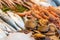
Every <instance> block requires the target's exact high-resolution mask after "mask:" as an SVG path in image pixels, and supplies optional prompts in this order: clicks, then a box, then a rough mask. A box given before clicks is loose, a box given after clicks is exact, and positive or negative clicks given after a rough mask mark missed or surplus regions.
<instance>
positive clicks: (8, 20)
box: [0, 10, 21, 31]
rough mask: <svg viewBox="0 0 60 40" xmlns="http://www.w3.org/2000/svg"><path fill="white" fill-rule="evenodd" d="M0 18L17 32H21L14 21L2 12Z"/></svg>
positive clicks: (0, 11)
mask: <svg viewBox="0 0 60 40" xmlns="http://www.w3.org/2000/svg"><path fill="white" fill-rule="evenodd" d="M0 18H1V19H3V20H4V21H5V22H6V23H8V24H9V25H11V26H12V27H13V28H15V29H16V30H17V31H20V30H21V29H20V28H19V27H18V26H17V25H16V23H15V21H14V20H13V19H12V18H10V17H9V16H8V15H7V14H6V13H4V12H3V11H2V10H0Z"/></svg>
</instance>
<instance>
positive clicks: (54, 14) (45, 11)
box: [17, 5, 60, 28]
mask: <svg viewBox="0 0 60 40" xmlns="http://www.w3.org/2000/svg"><path fill="white" fill-rule="evenodd" d="M59 11H60V9H57V8H56V7H53V6H49V7H43V6H38V5H33V6H32V7H31V9H30V10H29V11H28V12H24V13H17V14H18V15H20V16H22V17H24V16H26V15H27V17H29V18H37V19H47V20H48V21H49V22H51V23H54V24H55V25H56V26H57V27H58V28H60V12H59Z"/></svg>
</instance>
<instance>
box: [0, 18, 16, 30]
mask: <svg viewBox="0 0 60 40" xmlns="http://www.w3.org/2000/svg"><path fill="white" fill-rule="evenodd" d="M0 23H2V24H3V25H5V27H6V29H7V31H16V30H15V29H14V28H13V27H12V26H10V25H9V24H7V23H6V22H4V21H3V20H2V19H0Z"/></svg>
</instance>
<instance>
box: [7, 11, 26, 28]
mask: <svg viewBox="0 0 60 40" xmlns="http://www.w3.org/2000/svg"><path fill="white" fill-rule="evenodd" d="M7 13H8V15H9V16H10V17H11V18H12V19H13V20H14V21H15V22H16V24H17V25H18V26H19V27H20V28H22V29H25V24H24V22H23V19H22V18H21V17H20V16H19V15H17V14H15V13H13V12H11V11H7Z"/></svg>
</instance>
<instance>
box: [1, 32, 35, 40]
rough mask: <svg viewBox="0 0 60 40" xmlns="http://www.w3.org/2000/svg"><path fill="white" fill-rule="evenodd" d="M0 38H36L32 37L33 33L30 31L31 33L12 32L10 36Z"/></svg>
mask: <svg viewBox="0 0 60 40" xmlns="http://www.w3.org/2000/svg"><path fill="white" fill-rule="evenodd" d="M0 40H34V38H33V37H31V33H29V34H24V33H11V34H10V35H9V36H8V37H5V38H3V39H0Z"/></svg>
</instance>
